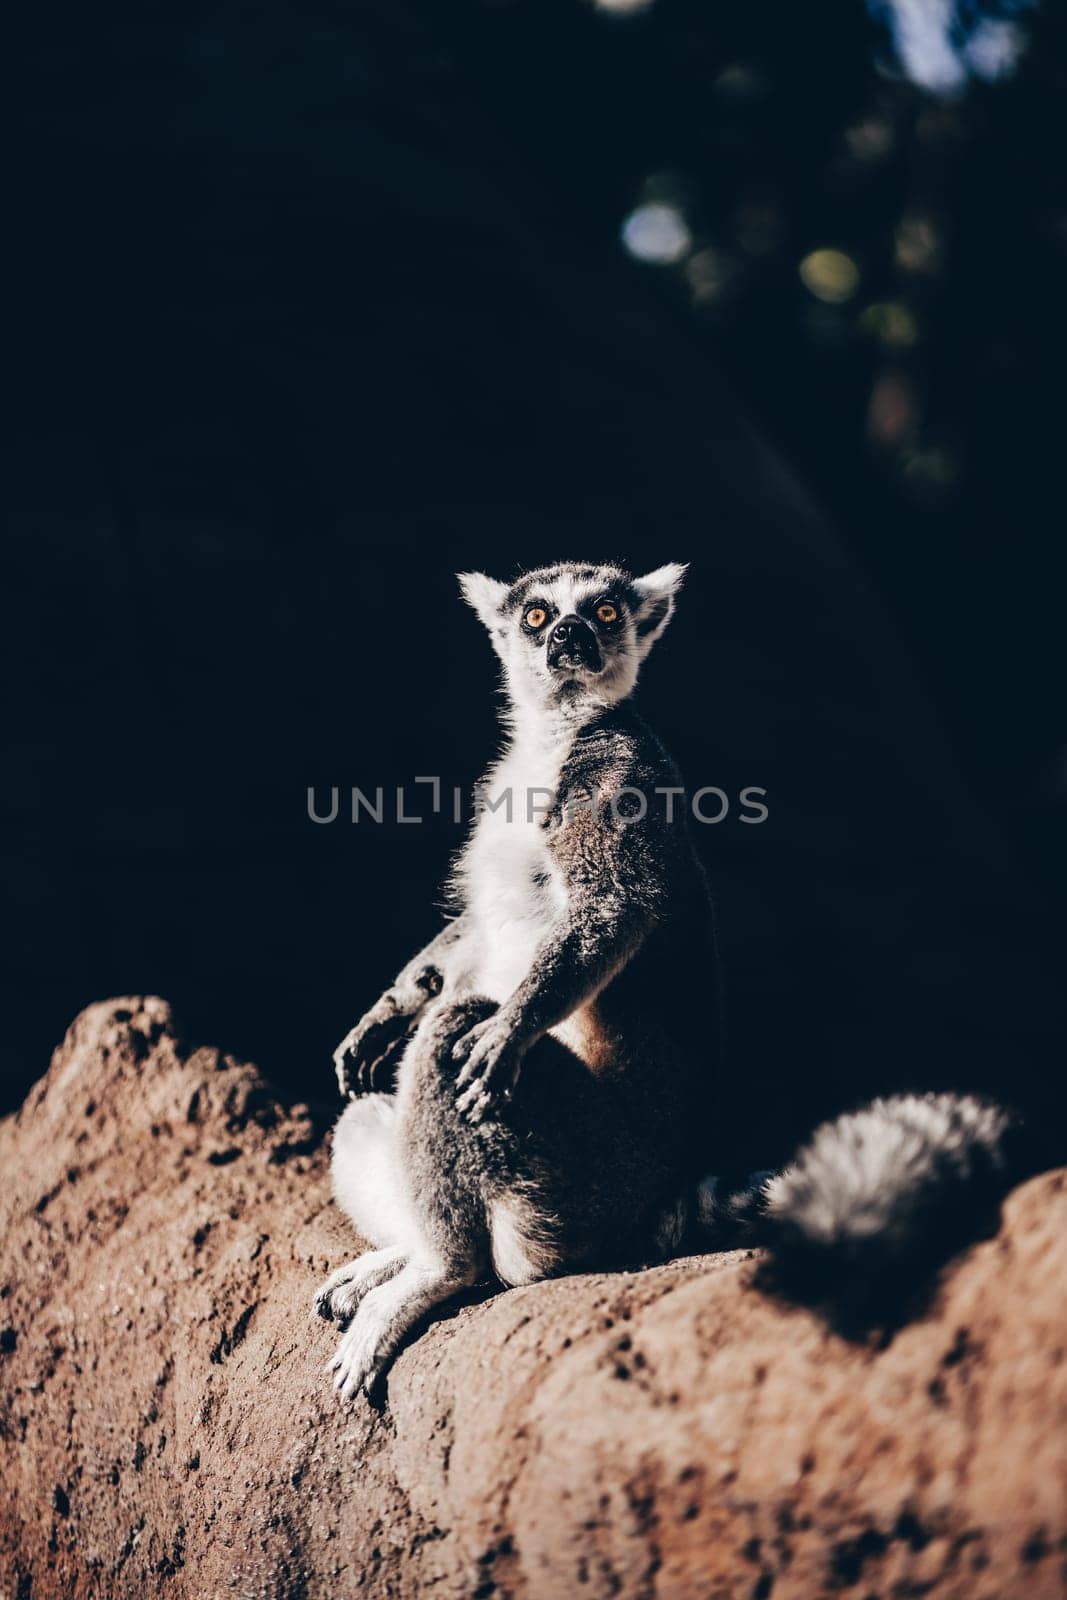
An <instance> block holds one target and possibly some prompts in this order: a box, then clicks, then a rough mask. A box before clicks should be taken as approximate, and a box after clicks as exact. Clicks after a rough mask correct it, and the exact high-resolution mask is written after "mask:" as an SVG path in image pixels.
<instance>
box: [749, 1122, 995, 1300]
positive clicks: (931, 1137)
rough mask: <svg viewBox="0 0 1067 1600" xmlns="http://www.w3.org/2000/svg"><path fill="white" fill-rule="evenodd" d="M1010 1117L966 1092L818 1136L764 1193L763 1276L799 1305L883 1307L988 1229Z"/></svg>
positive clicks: (827, 1127)
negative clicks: (830, 1302)
mask: <svg viewBox="0 0 1067 1600" xmlns="http://www.w3.org/2000/svg"><path fill="white" fill-rule="evenodd" d="M1016 1130H1017V1123H1016V1121H1015V1119H1014V1117H1013V1116H1012V1114H1011V1113H1010V1112H1008V1111H1005V1110H1004V1109H1003V1108H1002V1107H1000V1106H998V1105H995V1104H993V1103H992V1102H990V1101H986V1100H982V1099H979V1098H978V1097H976V1096H972V1095H956V1094H925V1095H895V1096H893V1097H892V1098H888V1099H882V1100H875V1101H872V1103H871V1104H870V1105H869V1106H865V1107H864V1108H863V1109H862V1110H860V1111H854V1112H851V1113H849V1114H848V1115H846V1116H842V1117H838V1118H837V1119H836V1120H835V1121H833V1122H826V1123H823V1125H822V1126H821V1127H820V1128H818V1129H816V1131H815V1133H814V1134H813V1136H812V1138H811V1139H810V1141H809V1142H808V1143H807V1144H806V1145H805V1146H804V1147H803V1148H802V1149H801V1150H800V1152H799V1153H798V1155H797V1156H796V1159H795V1160H794V1161H793V1162H792V1164H791V1165H790V1166H788V1167H786V1168H785V1169H784V1170H783V1171H782V1172H780V1173H778V1174H777V1175H776V1176H774V1177H772V1178H770V1179H769V1180H768V1181H767V1182H766V1184H765V1185H764V1187H763V1194H762V1206H761V1217H760V1223H759V1232H760V1234H761V1236H762V1242H763V1243H765V1244H766V1245H767V1247H768V1248H769V1250H770V1252H771V1273H772V1275H773V1277H774V1279H775V1281H776V1282H777V1283H778V1284H779V1285H781V1286H782V1287H784V1288H786V1289H787V1290H788V1291H789V1292H791V1293H793V1294H796V1295H802V1296H803V1297H804V1298H814V1297H824V1296H830V1297H837V1298H839V1299H842V1300H848V1301H850V1302H851V1303H852V1304H853V1305H854V1306H856V1307H859V1306H861V1305H864V1304H866V1305H868V1306H870V1307H871V1309H872V1310H874V1309H875V1307H878V1308H879V1309H880V1310H884V1309H885V1308H886V1306H887V1305H889V1304H890V1303H892V1302H897V1303H899V1301H900V1299H901V1297H902V1295H903V1294H905V1293H906V1292H907V1290H908V1289H910V1288H913V1287H918V1286H919V1285H920V1284H921V1282H922V1281H923V1280H924V1278H926V1277H928V1275H929V1273H930V1272H931V1271H933V1270H935V1269H936V1268H937V1267H939V1266H941V1265H942V1264H943V1263H944V1262H945V1261H947V1260H948V1259H949V1258H950V1257H951V1256H953V1255H954V1254H956V1252H957V1251H959V1250H960V1249H962V1248H963V1246H964V1245H966V1244H969V1243H971V1242H972V1241H973V1240H976V1239H978V1238H981V1237H983V1236H984V1235H986V1234H988V1233H989V1232H992V1231H993V1230H994V1229H995V1227H996V1225H997V1220H998V1217H999V1210H1000V1201H1001V1199H1002V1198H1003V1195H1004V1193H1005V1191H1006V1189H1007V1188H1008V1186H1009V1184H1010V1183H1011V1182H1012V1181H1013V1180H1014V1177H1015V1176H1016V1175H1017V1162H1016V1152H1015V1140H1014V1137H1013V1136H1014V1134H1015V1132H1016Z"/></svg>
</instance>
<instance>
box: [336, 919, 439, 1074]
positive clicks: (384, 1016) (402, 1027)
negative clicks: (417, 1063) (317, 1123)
mask: <svg viewBox="0 0 1067 1600" xmlns="http://www.w3.org/2000/svg"><path fill="white" fill-rule="evenodd" d="M468 933H469V923H468V919H467V918H466V916H465V915H464V916H460V917H457V918H456V919H455V921H453V922H449V923H447V924H446V926H445V927H444V928H442V929H441V932H440V933H439V934H438V935H437V937H436V938H435V939H432V940H431V941H430V943H429V944H428V945H427V946H426V948H425V949H424V950H420V952H419V953H418V955H416V956H413V957H412V959H411V960H410V961H409V962H408V964H407V966H406V967H404V968H403V970H402V971H401V972H399V973H398V974H397V977H396V979H395V980H394V982H393V983H392V984H391V985H390V987H389V988H388V989H386V991H385V993H384V994H383V995H382V996H381V997H380V999H378V1000H377V1001H376V1002H375V1003H374V1005H373V1006H371V1008H370V1010H369V1011H368V1012H367V1013H366V1014H365V1015H364V1016H362V1017H361V1018H360V1020H359V1021H358V1022H357V1023H356V1025H355V1027H354V1028H350V1029H349V1031H348V1033H346V1034H345V1037H344V1038H343V1039H342V1040H341V1043H340V1044H339V1045H338V1046H337V1049H336V1050H335V1051H334V1053H333V1061H334V1068H335V1070H336V1073H337V1083H338V1086H339V1088H340V1090H341V1093H342V1094H343V1095H346V1096H348V1097H349V1098H353V1099H354V1098H355V1096H356V1095H360V1094H369V1093H371V1092H372V1091H374V1090H375V1089H379V1088H385V1087H387V1086H388V1078H389V1075H390V1074H391V1072H392V1071H393V1070H394V1069H395V1068H396V1066H397V1063H398V1061H399V1059H400V1056H401V1055H402V1054H403V1051H404V1046H405V1044H406V1043H407V1040H408V1037H409V1036H410V1034H411V1032H412V1031H413V1028H414V1024H415V1021H416V1019H417V1018H418V1016H419V1015H420V1013H421V1012H422V1010H423V1009H424V1007H425V1006H426V1004H427V1003H428V1002H429V1001H430V1000H432V999H434V998H435V997H436V996H437V995H439V994H442V993H448V994H454V993H457V992H458V991H459V990H460V989H461V988H462V978H463V975H464V974H465V972H466V969H467V966H468V964H469V963H468V959H467V949H466V946H467V943H468Z"/></svg>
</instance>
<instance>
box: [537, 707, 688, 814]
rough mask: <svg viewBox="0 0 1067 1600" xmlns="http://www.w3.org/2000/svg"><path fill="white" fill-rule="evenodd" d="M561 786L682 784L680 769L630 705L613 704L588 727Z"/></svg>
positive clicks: (574, 748)
mask: <svg viewBox="0 0 1067 1600" xmlns="http://www.w3.org/2000/svg"><path fill="white" fill-rule="evenodd" d="M561 777H562V783H561V788H563V789H564V790H566V789H567V788H570V787H582V786H583V785H588V786H591V787H596V788H604V787H605V785H607V784H613V785H614V788H615V789H616V790H618V789H619V788H621V787H623V786H624V785H625V786H629V787H633V788H636V789H641V790H642V791H647V792H648V793H649V795H651V792H652V791H653V790H654V789H655V788H657V787H661V788H662V787H666V786H674V787H681V779H680V777H679V775H678V768H677V767H676V766H675V764H674V761H673V759H672V757H671V756H670V755H669V754H668V752H667V750H666V749H665V748H664V746H663V745H662V744H661V742H660V740H659V739H658V738H657V736H656V734H655V733H653V731H652V729H651V728H650V727H649V726H648V724H647V723H646V722H645V721H644V719H643V718H642V717H641V716H639V714H638V713H637V712H636V711H635V710H634V709H633V707H632V706H630V705H620V706H614V707H612V708H611V709H610V710H608V711H605V712H604V713H603V714H602V715H601V716H600V717H598V718H596V720H595V721H593V722H591V723H589V724H588V726H587V727H585V728H584V729H583V730H582V732H581V734H580V735H579V736H578V738H577V739H576V740H575V741H574V744H573V745H572V747H571V749H570V751H569V752H568V755H567V759H566V761H565V762H564V764H563V770H562V774H561Z"/></svg>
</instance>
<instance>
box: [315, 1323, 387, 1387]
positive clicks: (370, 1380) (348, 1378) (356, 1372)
mask: <svg viewBox="0 0 1067 1600" xmlns="http://www.w3.org/2000/svg"><path fill="white" fill-rule="evenodd" d="M372 1309H373V1308H372V1307H371V1306H370V1305H364V1306H363V1308H362V1314H361V1315H359V1316H357V1317H356V1318H355V1319H354V1320H353V1321H352V1322H351V1323H349V1325H348V1330H347V1332H346V1333H344V1334H343V1335H342V1338H341V1342H340V1344H339V1345H338V1346H337V1353H336V1355H334V1356H332V1357H331V1359H330V1360H329V1361H328V1362H327V1363H326V1371H327V1372H330V1373H333V1375H334V1379H333V1386H334V1388H335V1389H336V1390H337V1391H338V1393H339V1394H340V1396H341V1399H342V1400H351V1398H352V1396H353V1395H354V1394H358V1392H359V1391H360V1389H362V1390H363V1393H364V1394H370V1392H371V1390H372V1388H373V1387H374V1383H375V1380H376V1379H377V1378H378V1376H379V1375H380V1374H381V1373H382V1372H383V1371H384V1369H385V1365H386V1362H387V1360H388V1358H389V1348H388V1345H387V1343H386V1338H385V1333H386V1330H385V1328H384V1327H383V1326H382V1321H381V1318H379V1317H378V1316H375V1315H369V1314H368V1313H370V1312H372Z"/></svg>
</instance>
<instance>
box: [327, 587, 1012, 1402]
mask: <svg viewBox="0 0 1067 1600" xmlns="http://www.w3.org/2000/svg"><path fill="white" fill-rule="evenodd" d="M684 572H685V569H684V567H681V566H676V565H670V566H664V567H661V568H659V569H658V570H657V571H655V572H652V573H649V574H648V575H647V576H646V577H643V578H632V577H630V576H629V575H628V574H627V573H626V572H624V571H622V570H621V569H620V568H618V567H615V566H602V565H601V566H592V565H590V566H584V565H580V564H574V563H562V564H558V565H556V566H552V567H546V568H541V569H539V570H537V571H534V572H528V573H526V574H524V575H523V576H522V577H521V578H519V579H518V580H517V581H516V582H515V583H513V584H511V585H508V584H506V583H500V582H497V581H495V580H494V579H492V578H488V577H485V576H484V575H483V574H481V573H468V574H465V575H463V576H461V579H460V583H461V586H462V589H463V593H464V595H465V597H466V599H467V600H468V601H469V603H470V604H471V605H472V606H473V607H474V609H475V611H476V612H477V614H478V616H479V617H480V618H481V620H482V621H483V622H484V624H485V626H486V627H487V629H488V630H489V634H490V638H491V640H492V643H493V646H494V649H495V650H496V652H497V655H498V656H499V657H500V660H501V662H502V665H503V676H504V686H505V689H506V692H507V697H508V710H507V714H506V728H507V744H506V748H505V750H504V753H503V755H502V757H501V758H500V760H499V761H498V762H497V763H496V765H495V766H494V767H493V768H492V769H491V772H490V774H489V777H488V779H487V782H486V786H485V787H486V792H487V798H488V804H487V805H485V806H484V807H483V809H482V810H481V812H480V814H479V816H478V818H477V820H476V822H475V825H474V828H473V832H472V835H471V838H470V840H469V842H468V844H467V846H466V848H465V849H464V851H463V853H462V855H461V857H460V859H459V862H458V864H457V867H456V869H455V872H454V876H453V896H454V900H455V904H456V915H455V917H454V919H453V920H452V921H450V922H449V923H447V924H446V926H445V927H444V929H443V930H442V931H441V932H440V933H439V934H438V936H437V937H436V938H435V939H434V940H433V941H432V943H430V944H429V945H428V946H427V947H426V949H425V950H423V951H421V952H420V953H419V954H418V955H417V956H415V957H414V959H413V960H412V961H410V962H409V963H408V965H407V966H406V967H405V968H404V969H403V971H402V972H401V973H400V974H399V976H398V977H397V979H396V980H395V982H394V983H393V984H392V985H391V987H390V988H388V989H387V990H386V991H385V993H384V994H383V995H382V997H381V998H380V999H379V1000H378V1001H377V1003H376V1004H375V1005H374V1006H372V1008H371V1009H370V1011H368V1012H367V1014H366V1016H364V1017H363V1018H362V1020H361V1021H360V1022H359V1023H357V1025H356V1026H355V1027H354V1028H353V1029H352V1031H351V1032H350V1033H349V1034H348V1036H347V1037H346V1038H345V1040H344V1041H343V1042H342V1044H341V1045H340V1046H339V1047H338V1050H337V1052H336V1053H335V1058H334V1059H335V1064H336V1067H337V1073H338V1079H339V1082H340V1085H341V1089H342V1091H343V1092H344V1093H346V1094H349V1095H351V1096H354V1097H358V1098H353V1101H352V1104H350V1105H349V1107H348V1108H347V1110H346V1111H345V1112H344V1114H343V1115H342V1117H341V1119H340V1121H339V1123H338V1124H337V1128H336V1130H335V1133H334V1145H333V1160H332V1171H333V1182H334V1191H335V1194H336V1197H337V1200H338V1203H339V1204H340V1206H341V1207H342V1209H343V1210H344V1211H346V1212H347V1214H348V1215H349V1216H350V1217H351V1219H352V1221H353V1222H354V1223H355V1224H356V1227H357V1228H358V1230H359V1232H360V1233H361V1234H362V1235H363V1237H364V1238H366V1239H368V1240H369V1241H371V1242H372V1243H373V1244H374V1245H375V1246H376V1247H377V1248H375V1249H373V1250H370V1251H369V1252H367V1253H365V1254H364V1255H361V1256H358V1257H357V1258H356V1259H355V1260H353V1261H351V1262H349V1263H348V1264H347V1265H346V1266H343V1267H341V1268H340V1269H339V1270H338V1271H337V1272H335V1273H333V1275H332V1276H331V1277H330V1278H328V1279H327V1281H326V1283H325V1284H324V1285H323V1287H322V1289H321V1290H320V1291H319V1294H318V1296H317V1299H316V1305H317V1308H318V1310H319V1311H320V1313H321V1314H322V1315H323V1316H325V1317H333V1318H336V1319H338V1320H339V1321H346V1320H348V1321H349V1326H348V1328H347V1330H346V1332H345V1333H344V1335H343V1337H342V1339H341V1342H340V1346H339V1348H338V1351H337V1354H336V1355H335V1357H334V1359H333V1360H332V1362H331V1363H330V1369H331V1370H332V1371H334V1372H335V1373H336V1384H337V1387H338V1388H339V1389H340V1390H341V1392H342V1394H343V1395H345V1396H348V1395H351V1394H353V1393H355V1392H356V1390H357V1389H359V1388H361V1387H363V1388H369V1387H370V1386H371V1384H372V1383H373V1381H374V1379H375V1378H376V1376H377V1375H378V1374H379V1373H380V1372H381V1371H382V1369H383V1368H384V1366H385V1365H386V1363H387V1362H388V1360H389V1358H390V1357H391V1355H392V1353H393V1351H394V1350H395V1349H396V1347H397V1345H398V1343H399V1342H400V1340H401V1339H402V1338H403V1337H404V1335H405V1334H406V1333H407V1331H408V1330H409V1329H410V1328H411V1327H412V1325H413V1324H414V1323H415V1322H416V1321H417V1320H418V1319H419V1318H420V1317H421V1316H423V1315H424V1314H425V1313H426V1312H427V1311H429V1310H430V1309H431V1308H432V1307H433V1306H435V1305H437V1304H439V1303H440V1302H441V1301H443V1300H445V1299H447V1298H448V1297H450V1296H451V1295H453V1294H454V1293H455V1292H457V1291H458V1290H459V1289H461V1288H463V1287H465V1286H468V1285H471V1284H474V1283H475V1282H477V1281H479V1280H480V1279H482V1278H484V1277H485V1276H486V1275H487V1274H488V1271H489V1269H490V1267H491V1269H492V1271H493V1272H495V1274H496V1276H497V1277H498V1278H499V1279H500V1280H501V1281H502V1282H503V1283H505V1284H522V1283H529V1282H531V1281H533V1280H535V1279H537V1278H541V1277H545V1276H547V1275H550V1274H553V1273H559V1272H563V1271H566V1270H570V1269H576V1268H580V1267H583V1266H597V1267H605V1266H609V1265H612V1264H622V1263H626V1262H629V1263H639V1262H642V1261H648V1260H652V1259H656V1258H662V1257H664V1256H665V1255H667V1254H669V1253H670V1252H672V1251H674V1250H676V1249H677V1247H678V1245H679V1243H680V1241H681V1238H682V1234H683V1231H684V1229H685V1226H686V1222H687V1220H688V1219H689V1218H690V1216H692V1217H693V1218H694V1220H702V1221H703V1222H704V1223H705V1224H710V1225H711V1235H710V1236H711V1237H719V1238H723V1237H724V1234H725V1232H726V1230H727V1229H728V1227H729V1226H730V1225H731V1224H732V1223H738V1224H743V1223H744V1222H745V1221H746V1220H747V1221H750V1222H751V1221H752V1220H753V1219H755V1220H756V1222H757V1224H758V1226H759V1227H761V1228H762V1229H763V1230H764V1233H765V1234H766V1233H767V1231H768V1230H770V1235H771V1237H772V1239H773V1238H776V1239H777V1240H778V1241H779V1242H780V1244H781V1245H782V1247H783V1250H785V1251H786V1252H787V1253H788V1247H789V1246H790V1245H792V1246H793V1256H794V1258H796V1257H799V1256H802V1255H803V1254H804V1249H805V1247H807V1248H810V1249H817V1248H818V1247H819V1246H828V1247H830V1248H831V1250H833V1249H834V1248H838V1249H844V1250H845V1252H846V1253H847V1252H848V1250H849V1249H851V1248H853V1247H854V1246H855V1244H856V1241H857V1240H860V1241H862V1240H863V1239H865V1238H869V1237H870V1236H871V1235H872V1234H873V1233H875V1232H878V1233H879V1235H880V1237H883V1238H884V1239H886V1240H887V1241H888V1247H889V1248H888V1255H889V1256H890V1257H891V1256H892V1255H893V1248H892V1247H893V1246H894V1244H895V1242H896V1235H895V1234H894V1224H893V1222H892V1220H891V1219H892V1218H894V1217H896V1216H898V1215H900V1216H903V1217H905V1218H907V1219H908V1220H909V1221H914V1222H922V1221H923V1220H924V1218H925V1217H926V1216H927V1214H928V1212H929V1210H930V1207H931V1205H932V1203H933V1201H934V1200H935V1199H936V1196H937V1195H938V1194H939V1193H940V1191H941V1189H942V1187H943V1179H944V1178H945V1177H946V1176H949V1177H953V1176H963V1177H965V1178H966V1177H969V1176H970V1175H971V1174H972V1171H973V1172H978V1171H979V1170H984V1168H990V1169H992V1168H994V1167H995V1166H996V1162H997V1159H998V1155H997V1152H998V1149H999V1141H1000V1138H1001V1135H1002V1132H1003V1128H1002V1125H1001V1121H1002V1119H1001V1116H1000V1114H999V1113H997V1112H994V1111H988V1112H986V1111H984V1110H983V1109H982V1108H979V1107H977V1106H976V1105H974V1104H973V1103H971V1102H967V1101H956V1100H948V1099H943V1100H942V1101H939V1102H937V1103H936V1104H935V1103H933V1102H923V1101H920V1100H906V1101H905V1100H901V1101H896V1102H888V1103H885V1104H884V1105H882V1106H881V1108H879V1107H877V1106H876V1107H874V1108H872V1109H871V1110H870V1111H868V1112H866V1113H863V1114H862V1115H861V1117H860V1118H859V1119H857V1118H853V1119H848V1118H846V1119H842V1121H841V1123H840V1124H835V1125H832V1126H831V1127H830V1128H828V1129H826V1130H823V1131H822V1132H821V1133H820V1134H819V1135H818V1136H817V1137H816V1139H815V1141H814V1142H813V1144H812V1146H811V1147H810V1148H809V1150H808V1151H807V1152H805V1153H804V1154H803V1155H802V1156H801V1157H800V1158H799V1159H798V1162H797V1164H796V1166H795V1167H793V1168H791V1169H788V1170H787V1172H786V1173H784V1174H781V1175H780V1176H778V1177H777V1178H775V1179H773V1180H771V1182H770V1183H769V1184H768V1185H767V1186H766V1188H765V1189H764V1190H763V1191H762V1192H761V1193H759V1194H758V1195H757V1196H755V1197H754V1198H753V1199H752V1200H750V1202H749V1204H748V1207H747V1213H746V1207H745V1205H744V1204H743V1203H742V1202H741V1201H740V1200H738V1199H734V1200H727V1201H720V1202H719V1203H718V1204H717V1205H716V1204H715V1203H714V1201H710V1202H709V1201H708V1199H707V1191H705V1203H704V1204H703V1205H701V1204H700V1203H699V1202H698V1185H699V1181H700V1178H701V1176H702V1174H703V1173H704V1172H706V1170H707V1166H708V1146H709V1138H708V1134H709V1130H710V1129H711V1127H712V1121H711V1118H712V1114H713V1087H714V1075H715V1067H716V1057H717V1050H718V1034H719V1026H718V1015H719V1008H718V1001H717V985H718V978H717V960H716V952H715V943H714V935H713V924H712V910H711V900H710V897H709V893H708V888H707V884H706V881H705V878H704V873H703V870H702V868H701V866H700V863H699V861H698V859H697V856H696V854H695V851H694V849H693V846H692V842H691V839H690V836H689V831H688V825H687V808H686V806H685V805H684V804H683V803H678V796H679V795H682V794H683V792H684V791H683V788H682V785H681V782H680V779H679V777H678V774H677V771H676V769H675V767H674V765H673V763H672V762H671V760H670V757H669V756H668V755H667V754H666V752H665V751H664V749H663V747H662V746H661V745H660V743H659V741H658V740H657V739H656V738H655V736H654V735H653V734H652V733H651V732H650V730H649V729H648V728H647V727H646V726H645V725H644V723H643V722H642V721H641V720H640V718H639V717H638V716H637V714H636V713H635V712H634V710H633V709H632V707H631V706H630V704H629V698H630V695H631V693H632V691H633V689H634V686H635V684H636V681H637V676H638V672H639V670H640V667H641V664H642V662H643V661H644V659H645V657H646V656H647V655H648V653H649V651H650V650H651V648H652V646H653V644H654V643H655V642H656V640H657V639H658V638H659V637H660V635H661V634H662V633H663V631H664V629H665V628H666V627H667V624H668V623H669V621H670V619H671V616H672V615H673V612H674V606H675V597H676V595H677V593H678V590H679V587H680V585H681V583H682V579H683V576H684ZM397 1061H399V1067H398V1071H397V1077H396V1090H395V1093H393V1094H383V1093H380V1092H376V1091H378V1090H379V1089H380V1088H381V1085H382V1082H383V1077H384V1075H385V1073H386V1071H387V1070H389V1069H391V1068H392V1067H393V1066H394V1065H395V1064H396V1062H397ZM864 1119H865V1120H864ZM983 1163H984V1166H983ZM908 1197H910V1198H908ZM691 1201H692V1202H697V1204H695V1205H692V1204H691ZM909 1206H910V1210H909ZM716 1230H717V1231H716ZM731 1242H733V1241H731ZM349 1319H350V1320H349Z"/></svg>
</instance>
